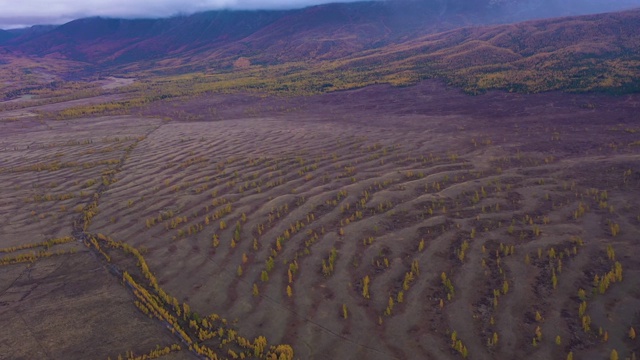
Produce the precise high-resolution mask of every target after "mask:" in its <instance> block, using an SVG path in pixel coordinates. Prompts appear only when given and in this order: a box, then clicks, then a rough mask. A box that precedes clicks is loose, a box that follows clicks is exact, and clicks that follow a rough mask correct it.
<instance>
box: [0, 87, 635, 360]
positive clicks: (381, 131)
mask: <svg viewBox="0 0 640 360" xmlns="http://www.w3.org/2000/svg"><path fill="white" fill-rule="evenodd" d="M133 86H136V85H133ZM100 96H117V95H113V94H111V95H109V94H107V95H104V94H103V95H100ZM101 99H102V100H101V101H104V99H103V98H101ZM113 100H114V101H128V100H130V99H125V98H117V99H113ZM88 101H94V100H88ZM98 102H100V101H98ZM43 106H45V108H40V109H35V110H34V109H31V110H33V114H36V113H37V112H38V111H39V112H40V113H41V114H45V115H41V116H40V117H37V116H25V117H23V118H20V119H16V118H15V116H9V115H7V114H9V113H10V111H14V112H15V111H18V110H15V109H13V110H7V111H6V112H4V113H0V118H1V119H3V120H1V122H0V131H2V134H3V139H2V141H1V142H0V151H1V152H2V162H1V163H0V184H2V188H3V189H4V190H3V191H2V193H1V197H0V216H1V217H2V223H3V226H2V227H1V228H0V242H1V243H2V246H3V247H4V249H0V251H1V252H0V265H1V267H2V272H1V273H2V275H0V319H2V322H3V323H6V324H10V325H9V326H3V328H2V330H0V334H2V336H1V337H0V338H2V339H3V340H2V341H0V353H2V354H3V356H7V357H8V358H12V359H19V358H25V359H27V358H34V357H42V358H61V357H64V358H78V359H80V358H87V357H88V356H89V357H90V358H104V359H107V358H109V357H110V358H111V359H116V358H118V356H119V355H120V356H122V357H123V358H139V359H142V358H143V357H142V356H143V354H147V358H154V357H164V358H168V359H172V358H173V359H178V358H197V356H198V355H197V354H200V355H199V356H204V357H206V356H208V357H210V358H215V357H214V355H213V354H216V355H215V356H217V357H218V358H236V357H237V358H243V357H246V358H267V359H269V358H280V359H290V358H296V359H298V358H299V359H323V358H339V359H361V358H367V359H455V358H470V359H493V358H501V359H502V358H505V359H506V358H529V359H566V358H568V356H572V357H573V358H575V359H608V358H613V355H612V352H614V351H615V354H617V355H618V356H619V358H621V359H623V358H631V357H632V356H635V355H632V354H638V353H639V352H640V343H638V340H637V339H636V338H635V335H634V331H635V330H640V313H639V312H638V310H637V309H639V308H640V294H638V291H637V289H638V288H639V286H640V283H639V282H640V280H639V279H640V277H639V275H640V274H639V272H640V261H638V259H637V257H636V256H635V255H634V254H635V253H636V252H637V249H638V242H637V241H638V234H639V233H640V207H639V206H638V204H639V203H640V191H639V190H638V189H640V145H639V144H640V127H639V125H638V123H637V120H636V118H637V115H636V114H637V111H638V107H639V106H640V97H638V96H637V95H626V96H620V97H610V96H605V95H570V94H565V93H545V94H537V95H521V94H509V93H504V92H489V93H487V94H484V95H481V96H475V97H470V96H468V95H465V94H463V93H462V92H461V91H459V90H455V89H451V88H449V87H446V86H444V85H442V84H441V83H439V82H431V81H428V82H421V83H419V84H418V85H416V86H411V87H403V88H397V87H390V86H387V85H377V86H370V87H366V88H362V89H358V90H349V91H340V92H334V93H329V94H322V95H313V96H304V97H296V96H288V97H277V96H271V95H264V94H263V95H258V94H252V93H244V94H216V95H207V96H197V97H192V98H189V99H184V98H183V99H180V100H171V99H165V100H161V99H159V100H157V101H155V102H153V103H152V104H151V105H146V104H145V103H144V102H142V103H140V104H137V105H136V106H137V107H136V110H135V112H134V114H132V112H131V111H129V110H128V109H124V111H123V112H125V113H128V114H122V115H113V114H112V115H111V116H102V115H101V113H100V112H98V113H91V116H86V115H85V116H84V117H83V116H82V114H78V113H76V111H77V109H78V106H95V104H92V103H89V102H84V103H83V102H82V101H80V102H77V101H76V102H63V103H58V104H54V105H43ZM46 106H49V107H48V108H47V107H46ZM31 110H29V109H28V108H26V109H20V110H19V111H27V112H29V111H31ZM65 110H69V111H71V112H73V114H71V115H73V116H61V114H62V115H64V114H63V113H62V112H64V111H65ZM102 110H104V112H106V113H108V111H110V110H112V109H106V110H105V109H102ZM120 110H122V109H120ZM47 114H57V115H51V116H49V115H47ZM56 118H58V120H56ZM632 329H633V330H632Z"/></svg>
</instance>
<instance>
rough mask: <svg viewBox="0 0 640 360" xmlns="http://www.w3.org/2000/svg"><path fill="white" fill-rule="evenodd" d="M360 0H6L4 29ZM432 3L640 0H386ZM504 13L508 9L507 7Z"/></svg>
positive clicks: (591, 7) (554, 6) (601, 5)
mask: <svg viewBox="0 0 640 360" xmlns="http://www.w3.org/2000/svg"><path fill="white" fill-rule="evenodd" d="M353 1H358V0H57V1H47V0H19V1H5V3H6V4H3V5H2V10H1V11H0V29H9V28H18V27H25V26H30V25H35V24H62V23H65V22H68V21H71V20H73V19H78V18H83V17H90V16H104V17H118V18H154V17H168V16H172V15H177V14H191V13H195V12H199V11H206V10H219V9H240V10H251V9H294V8H301V7H305V6H311V5H319V4H325V3H330V2H353ZM380 1H388V2H396V3H398V4H400V5H402V3H414V4H415V3H420V2H422V3H431V4H433V5H435V6H436V7H441V8H442V9H452V8H453V9H461V8H464V9H474V10H482V11H487V10H488V11H489V12H490V11H492V10H495V11H498V9H500V11H505V10H506V11H507V12H509V13H510V16H509V15H508V16H509V17H511V18H512V19H518V18H523V19H524V18H529V19H530V18H536V17H548V16H562V15H571V14H573V15H577V14H588V13H597V12H606V11H616V10H622V9H626V8H631V7H640V0H380ZM503 15H504V13H503Z"/></svg>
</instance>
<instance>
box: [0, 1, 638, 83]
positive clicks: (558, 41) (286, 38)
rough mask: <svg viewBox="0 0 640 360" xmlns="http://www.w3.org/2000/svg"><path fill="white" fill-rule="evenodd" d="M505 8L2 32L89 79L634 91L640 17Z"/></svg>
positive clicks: (318, 13) (422, 6) (11, 52)
mask: <svg viewBox="0 0 640 360" xmlns="http://www.w3.org/2000/svg"><path fill="white" fill-rule="evenodd" d="M443 4H444V5H446V6H443ZM496 4H497V5H496ZM509 6H513V3H512V2H509V1H503V2H500V1H477V2H470V1H464V0H457V1H444V2H442V1H434V2H425V1H411V0H400V1H388V2H371V1H369V2H356V3H342V4H339V3H336V4H328V5H319V6H314V7H309V8H304V9H297V10H281V11H267V10H262V11H230V10H227V11H210V12H204V13H197V14H193V15H189V16H176V17H171V18H165V19H133V20H131V19H129V20H127V19H110V18H99V17H95V18H84V19H79V20H74V21H71V22H69V23H66V24H63V25H60V26H34V27H31V28H27V29H20V30H10V31H5V30H1V31H0V56H1V58H0V59H2V58H5V60H4V61H5V62H7V61H8V60H6V59H15V58H21V59H31V60H33V61H37V62H38V63H40V64H42V63H46V62H58V63H60V62H68V64H73V66H67V67H66V69H67V70H68V71H69V73H70V74H72V73H74V72H75V73H78V71H80V73H81V74H85V75H86V74H89V73H92V72H96V71H99V72H100V73H120V74H122V73H126V72H141V71H151V72H154V73H156V74H157V73H164V74H166V73H171V74H176V73H187V72H193V71H213V72H225V71H237V70H238V69H240V68H246V67H251V66H263V67H264V66H278V65H283V64H297V66H298V67H299V68H301V69H304V70H305V71H316V72H318V71H320V73H321V74H320V75H321V76H319V77H321V78H326V76H324V75H326V74H324V75H323V74H322V71H323V70H322V69H325V70H326V71H330V72H332V73H335V72H336V71H342V72H353V71H355V72H360V73H363V74H370V75H371V76H375V74H378V75H380V72H382V74H383V75H386V76H392V75H394V74H396V75H397V74H399V73H406V72H411V76H409V77H412V78H424V77H433V76H440V77H442V78H445V79H447V80H448V81H449V82H451V83H454V84H458V85H461V86H463V87H465V88H467V89H470V90H472V91H473V90H474V89H482V88H504V89H509V90H524V91H545V90H553V89H577V90H593V89H599V88H608V87H616V88H621V87H622V88H625V89H626V90H625V91H635V90H634V89H636V88H637V87H638V79H639V76H638V71H639V69H640V67H639V65H640V55H639V54H640V37H638V36H637V31H638V29H640V10H629V11H624V12H616V13H606V14H596V15H586V16H573V17H560V18H553V19H543V20H530V21H526V22H514V21H516V20H519V19H520V18H522V16H523V15H522V14H521V13H516V12H509V11H507V10H509V9H510V7H509ZM3 54H4V55H3ZM64 64H67V63H64ZM63 67H64V66H63ZM326 71H325V72H326ZM372 71H373V72H374V73H375V74H373V73H372ZM287 73H289V70H287ZM307 75H308V74H307ZM324 80H326V79H324ZM324 80H323V81H324ZM329 80H331V79H329ZM330 82H331V81H330ZM329 88H331V87H329Z"/></svg>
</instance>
